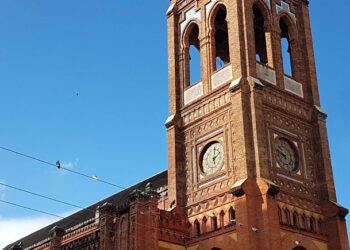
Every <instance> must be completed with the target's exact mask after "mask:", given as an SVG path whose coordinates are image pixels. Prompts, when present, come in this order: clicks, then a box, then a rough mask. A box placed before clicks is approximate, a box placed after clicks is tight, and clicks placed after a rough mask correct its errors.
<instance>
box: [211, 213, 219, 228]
mask: <svg viewBox="0 0 350 250" xmlns="http://www.w3.org/2000/svg"><path fill="white" fill-rule="evenodd" d="M211 229H212V230H216V229H218V217H216V215H215V214H213V215H212V216H211Z"/></svg>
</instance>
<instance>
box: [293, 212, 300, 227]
mask: <svg viewBox="0 0 350 250" xmlns="http://www.w3.org/2000/svg"><path fill="white" fill-rule="evenodd" d="M293 226H295V227H299V215H298V214H297V212H294V213H293Z"/></svg>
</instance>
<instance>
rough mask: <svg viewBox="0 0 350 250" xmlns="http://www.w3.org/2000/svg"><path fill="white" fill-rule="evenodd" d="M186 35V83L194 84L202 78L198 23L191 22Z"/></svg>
mask: <svg viewBox="0 0 350 250" xmlns="http://www.w3.org/2000/svg"><path fill="white" fill-rule="evenodd" d="M187 32H188V35H187V36H186V38H187V41H186V46H188V47H187V48H186V56H185V57H186V62H185V63H186V72H187V77H186V84H187V86H188V85H193V84H194V83H196V82H198V81H200V80H201V78H202V70H201V55H200V43H199V28H198V25H197V24H191V26H190V28H189V30H188V31H187Z"/></svg>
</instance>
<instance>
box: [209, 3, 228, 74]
mask: <svg viewBox="0 0 350 250" xmlns="http://www.w3.org/2000/svg"><path fill="white" fill-rule="evenodd" d="M226 17H227V8H226V6H225V5H224V4H223V3H220V2H219V3H217V4H216V5H214V6H213V8H212V10H211V12H210V15H209V30H210V32H209V34H210V41H211V57H212V70H213V71H215V70H217V69H220V68H222V67H224V66H225V65H227V64H228V63H229V62H230V49H229V47H230V46H229V36H228V23H227V20H226Z"/></svg>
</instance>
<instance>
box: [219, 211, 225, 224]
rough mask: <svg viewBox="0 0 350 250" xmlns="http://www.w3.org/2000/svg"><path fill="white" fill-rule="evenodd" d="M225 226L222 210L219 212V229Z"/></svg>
mask: <svg viewBox="0 0 350 250" xmlns="http://www.w3.org/2000/svg"><path fill="white" fill-rule="evenodd" d="M224 226H225V212H224V211H223V210H222V211H221V212H220V227H224Z"/></svg>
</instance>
